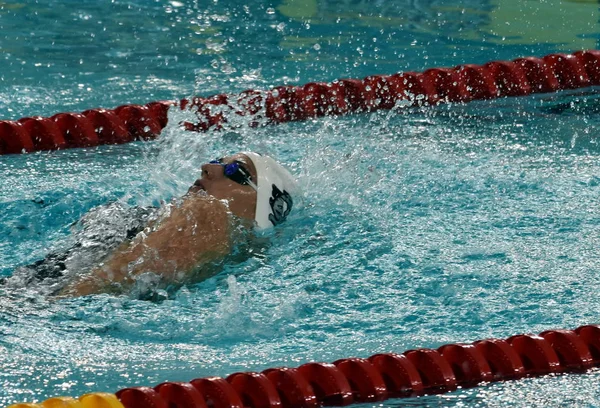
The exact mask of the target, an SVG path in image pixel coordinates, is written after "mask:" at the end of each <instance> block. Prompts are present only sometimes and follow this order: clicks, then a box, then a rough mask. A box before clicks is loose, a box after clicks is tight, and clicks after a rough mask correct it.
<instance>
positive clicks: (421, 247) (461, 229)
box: [0, 1, 600, 406]
mask: <svg viewBox="0 0 600 408" xmlns="http://www.w3.org/2000/svg"><path fill="white" fill-rule="evenodd" d="M307 4H309V3H307ZM310 4H312V3H310ZM244 6H245V7H244ZM460 6H461V7H462V8H461V7H456V3H444V2H434V1H432V2H406V4H397V5H395V6H392V7H390V6H389V5H388V6H385V5H379V6H373V5H368V4H366V3H365V4H364V5H363V4H361V3H352V4H346V3H344V2H319V3H314V7H313V8H311V7H304V8H300V7H299V6H298V4H296V3H294V2H282V3H277V4H272V5H270V6H269V5H262V4H260V3H259V2H256V3H253V4H247V3H244V4H242V3H240V4H229V5H223V4H219V3H212V4H211V5H209V6H207V5H201V4H198V3H194V4H190V5H184V4H182V3H178V2H170V3H169V2H155V3H153V4H151V5H147V4H146V3H145V2H141V1H139V2H115V3H113V4H112V5H111V6H110V7H108V6H107V5H105V6H102V5H98V4H78V3H75V2H55V3H50V4H49V5H46V6H41V5H35V4H33V3H27V2H23V3H11V4H3V5H2V7H3V8H2V11H3V12H4V14H2V16H3V18H2V20H0V21H1V22H2V25H3V38H2V40H3V49H4V50H7V51H6V52H5V59H6V67H7V68H6V69H5V71H4V72H3V74H2V75H3V78H4V79H3V81H2V82H0V86H1V88H0V108H1V109H2V112H3V117H5V118H13V119H16V118H19V117H22V116H29V115H34V114H40V115H51V114H53V113H56V112H59V111H66V110H73V111H81V110H84V109H86V108H89V107H92V106H107V107H113V106H116V105H120V104H123V103H130V102H131V103H133V102H142V103H143V102H148V101H151V100H158V99H174V98H178V97H181V96H186V95H190V94H195V93H200V94H203V95H209V94H211V93H221V92H238V91H241V90H243V89H246V88H263V89H264V88H267V87H271V86H273V85H278V84H281V83H284V82H289V83H305V82H309V81H313V80H331V79H334V78H341V77H345V76H347V77H361V76H365V75H369V74H373V73H386V72H395V71H397V70H400V69H406V68H409V69H414V70H421V69H423V68H426V67H432V66H451V65H455V64H458V63H462V62H474V63H482V62H486V61H488V60H491V59H502V58H507V59H510V58H514V57H516V56H522V55H543V54H546V53H549V52H554V51H557V50H565V49H569V50H573V49H577V48H593V47H594V46H595V41H596V40H595V39H596V38H597V33H598V29H597V27H596V24H597V23H596V20H597V18H596V19H595V20H594V15H595V13H597V7H596V8H593V7H592V6H591V5H585V6H581V5H579V6H578V7H583V8H586V7H589V8H587V9H586V10H587V13H588V15H591V16H592V17H591V18H590V20H589V24H588V25H586V24H581V23H580V24H579V25H578V26H577V29H576V31H573V32H571V31H569V30H575V29H573V28H570V27H571V26H570V25H569V24H567V23H568V21H569V16H573V17H572V18H579V16H578V15H577V14H576V13H578V12H579V11H577V10H576V9H575V4H570V3H565V4H561V5H560V7H557V10H555V12H557V13H558V12H559V11H560V12H562V13H563V15H564V16H566V17H564V18H563V20H561V21H564V22H565V25H564V27H560V26H559V27H558V28H557V27H549V28H547V29H548V30H549V29H552V30H554V31H556V30H558V31H561V30H562V31H561V32H562V34H563V35H562V36H561V38H562V39H563V40H562V42H561V43H558V42H557V41H556V40H551V39H550V35H549V34H548V39H549V40H548V41H551V42H548V41H546V38H547V37H546V36H545V34H547V33H548V32H549V31H546V28H544V27H545V26H544V24H542V23H540V24H538V25H535V26H533V27H526V26H524V25H523V26H522V27H517V28H515V30H516V31H514V32H513V33H512V35H510V34H511V33H510V32H508V33H507V32H502V31H501V30H500V28H498V27H501V26H502V24H499V21H500V22H501V21H502V20H501V17H499V15H500V16H503V15H505V14H503V13H505V12H504V10H507V9H508V8H509V6H510V4H509V2H503V3H492V2H489V3H486V4H485V5H484V6H481V5H474V4H471V3H468V2H463V3H460ZM555 6H556V5H555ZM340 7H343V8H345V12H343V13H340V12H338V11H336V10H339V9H340ZM540 7H541V6H540ZM463 9H464V10H465V11H464V12H463V11H462V10H463ZM527 11H528V10H526V9H524V10H521V12H522V14H526V12H527ZM537 13H540V11H539V10H538V11H537ZM379 14H381V17H380V16H379ZM106 16H111V18H110V19H108V18H106ZM140 16H143V17H144V18H143V20H144V22H145V24H139V23H135V22H136V21H138V19H139V17H140ZM8 17H10V18H8ZM15 17H16V19H15ZM338 18H339V21H338ZM512 18H514V19H515V20H514V21H517V18H516V16H515V15H512ZM192 20H193V22H192ZM511 21H513V20H511ZM543 21H546V22H547V23H546V24H547V25H549V24H550V22H551V21H554V20H552V18H551V17H546V19H545V20H543ZM543 21H542V22H543ZM584 21H588V20H584ZM505 26H506V24H505ZM540 26H541V28H540ZM536 27H537V28H536ZM534 28H536V29H537V30H538V31H535V30H534ZM504 29H506V27H504ZM30 33H34V34H30ZM23 35H26V36H27V41H23ZM502 37H504V38H505V39H504V40H502ZM373 39H375V40H373ZM589 42H592V44H591V45H590V44H589ZM30 44H31V45H30ZM594 91H595V90H594V89H588V90H582V91H573V92H565V93H561V94H557V95H542V96H532V97H527V98H520V99H510V100H497V101H489V102H476V103H472V104H469V105H467V106H449V107H441V108H437V109H431V110H426V111H418V110H411V111H410V112H405V113H401V114H391V113H389V112H379V113H376V114H371V115H359V116H352V117H345V118H326V119H319V120H315V121H310V122H304V123H291V124H284V125H281V126H277V127H267V128H259V129H246V128H240V129H237V130H232V131H228V132H222V133H208V134H195V133H183V132H181V131H180V130H178V129H177V128H176V127H171V128H168V129H167V130H166V131H165V132H164V135H163V136H164V137H163V138H162V139H161V140H160V141H157V142H152V143H149V144H139V143H137V144H130V145H122V146H102V147H98V148H94V149H77V150H70V151H62V152H51V153H48V152H44V153H39V154H29V155H23V156H3V157H1V158H0V166H2V174H3V175H4V183H2V187H0V188H2V191H1V193H0V197H2V199H1V200H2V201H1V204H0V205H1V206H2V213H3V214H5V217H4V219H3V221H2V223H1V224H0V228H1V229H2V231H1V234H2V236H7V237H8V239H5V240H2V244H1V247H0V251H1V252H0V253H1V258H0V259H2V266H1V267H2V271H1V273H2V274H3V275H7V274H9V273H10V271H11V270H12V269H13V268H14V267H15V266H17V265H21V264H24V263H28V262H31V261H34V260H36V259H39V258H41V257H43V255H44V254H45V253H47V252H48V251H49V250H51V249H54V248H60V247H61V246H64V245H66V244H67V243H68V240H69V236H70V235H69V225H70V224H71V223H72V222H74V221H76V220H77V219H79V217H80V216H81V215H83V214H84V213H85V212H86V211H88V210H89V209H90V208H92V207H94V206H96V205H99V204H102V203H106V202H108V201H111V200H115V199H123V200H124V201H126V202H127V203H129V204H142V205H146V204H150V203H157V202H158V201H159V200H160V199H166V198H168V197H171V196H175V195H177V194H181V193H182V192H183V191H185V189H186V187H187V186H188V185H189V184H190V183H191V182H192V181H193V180H194V178H195V176H196V175H195V173H194V171H195V170H194V169H196V168H197V166H198V165H199V164H200V163H202V161H203V160H206V159H208V158H213V157H215V156H216V155H218V154H221V153H222V152H224V151H225V152H234V151H237V150H240V149H256V150H267V151H269V152H271V153H273V154H275V155H277V156H278V157H279V158H281V159H282V160H283V161H285V162H286V163H287V164H289V165H290V167H291V168H292V170H294V172H295V173H296V174H298V175H299V179H300V181H301V183H302V185H303V187H304V190H305V192H306V197H305V203H304V206H303V209H302V211H301V213H300V214H298V215H297V216H295V217H294V218H293V219H292V220H290V223H289V224H288V225H287V226H286V227H285V228H281V229H279V230H278V231H277V233H276V234H275V235H274V236H273V237H271V239H270V244H269V245H265V247H264V248H261V249H260V250H259V251H257V254H255V255H253V256H249V257H245V258H242V259H238V260H235V261H231V262H229V263H227V264H226V265H224V266H223V270H222V271H221V273H220V274H219V275H217V276H216V277H215V278H213V279H209V280H208V281H205V282H202V283H200V284H198V285H195V286H194V287H192V288H189V289H185V290H181V291H179V292H178V294H177V297H176V298H175V299H174V300H168V301H165V302H162V303H157V304H155V303H149V302H141V301H136V300H131V299H126V298H114V297H110V296H95V297H91V298H85V299H72V300H63V301H60V302H47V301H45V300H43V299H40V298H39V297H38V296H36V294H35V293H29V292H27V291H20V292H17V293H3V296H2V303H3V304H2V314H1V315H0V316H1V317H0V319H1V322H2V323H0V328H1V330H2V338H1V341H2V343H1V345H0V347H2V367H3V370H2V372H1V374H0V375H1V379H0V384H2V389H1V391H0V397H1V399H0V401H1V402H2V403H3V404H9V403H11V402H15V401H22V400H29V401H30V400H33V399H37V400H43V399H44V398H47V397H50V396H54V395H64V394H68V395H81V394H83V393H85V392H88V391H92V390H93V391H115V390H117V389H119V388H123V387H126V386H131V385H153V384H156V383H158V382H161V381H166V380H182V381H187V380H190V379H192V378H196V377H203V376H208V375H227V374H229V373H232V372H235V371H250V370H262V369H264V368H267V367H273V366H277V365H287V366H298V365H300V364H302V363H303V362H306V361H333V360H335V359H337V358H340V357H347V356H351V355H353V356H361V357H365V356H369V355H371V354H374V353H376V352H380V351H403V350H407V349H410V348H415V347H421V346H424V347H436V346H438V345H441V344H444V343H448V342H459V341H472V340H475V339H480V338H487V337H506V336H508V335H511V334H515V333H519V332H539V331H541V330H544V329H547V328H551V327H559V328H567V327H576V326H578V325H580V324H584V323H592V322H595V321H596V315H597V313H596V311H597V310H598V304H597V303H598V301H597V299H595V297H594V296H593V293H594V291H595V289H596V288H597V286H598V285H597V283H598V282H597V278H596V275H597V274H596V273H595V272H596V271H597V267H596V264H597V260H598V256H597V254H596V251H595V248H596V247H597V243H598V239H597V237H596V236H595V235H594V232H595V231H596V230H597V226H598V222H599V220H600V218H599V217H598V209H597V205H595V204H596V203H597V200H596V197H597V195H598V189H599V188H600V187H599V178H598V177H600V176H599V172H598V165H597V160H596V159H597V156H598V145H597V138H596V135H595V129H596V125H597V121H598V118H597V115H595V112H597V106H598V103H599V102H598V98H597V96H596V95H595V92H594ZM173 114H176V113H173ZM172 122H174V121H172ZM597 380H598V378H597V373H595V372H594V373H592V374H587V375H582V376H562V377H557V378H537V379H530V380H526V381H522V382H514V383H510V382H509V383H501V384H493V385H490V386H487V387H483V388H477V389H469V390H461V391H457V392H454V393H451V394H448V395H443V396H430V397H425V398H419V399H413V400H407V401H402V403H403V404H408V405H414V406H439V405H444V406H464V405H468V406H515V405H522V406H532V405H539V406H543V405H548V404H551V403H552V402H553V401H561V402H563V403H565V404H568V403H569V402H571V405H586V406H589V405H599V404H598V402H597V401H598V400H599V395H598V391H597V387H596V383H597ZM396 404H398V401H393V400H392V401H387V402H385V403H383V405H386V406H393V405H396Z"/></svg>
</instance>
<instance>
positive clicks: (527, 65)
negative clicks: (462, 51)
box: [0, 50, 600, 154]
mask: <svg viewBox="0 0 600 408" xmlns="http://www.w3.org/2000/svg"><path fill="white" fill-rule="evenodd" d="M592 85H600V51H597V50H587V51H578V52H575V53H573V54H550V55H547V56H545V57H543V58H536V57H526V58H517V59H516V60H514V61H492V62H488V63H486V64H484V65H472V64H466V65H459V66H456V67H454V68H432V69H428V70H426V71H424V72H421V73H419V72H403V73H398V74H393V75H373V76H368V77H366V78H364V79H362V80H361V79H340V80H337V81H333V82H331V83H322V82H311V83H308V84H306V85H302V86H278V87H275V88H273V89H271V90H268V91H257V90H252V89H251V90H247V91H244V92H242V93H240V94H238V95H225V94H219V95H214V96H210V97H207V98H202V97H197V98H192V99H191V100H187V99H183V100H181V101H179V102H177V101H158V102H151V103H148V104H146V105H123V106H120V107H118V108H116V109H90V110H87V111H85V112H82V113H81V114H79V113H59V114H56V115H54V116H52V117H50V118H42V117H38V116H36V117H31V118H22V119H19V120H17V121H10V120H5V121H0V154H11V153H24V152H33V151H39V150H53V149H65V148H70V147H86V146H96V145H100V144H118V143H126V142H130V141H134V140H148V139H153V138H156V137H158V136H159V134H160V132H161V130H162V129H163V128H164V127H165V126H166V124H167V111H168V109H169V107H170V106H172V105H178V106H179V107H180V108H181V109H184V108H186V107H187V108H191V109H193V110H194V111H195V112H196V115H197V117H198V121H197V122H196V123H185V124H184V126H185V128H186V129H188V130H194V131H206V130H209V129H220V128H222V127H223V125H224V124H225V123H227V121H228V119H227V117H228V115H226V113H227V112H235V113H236V114H237V115H239V116H247V117H249V118H251V121H250V122H249V125H251V126H257V125H258V124H260V123H262V124H271V123H282V122H290V121H299V120H305V119H309V118H315V117H320V116H333V115H344V114H349V113H354V112H370V111H376V110H379V109H392V108H393V107H394V106H396V105H397V104H398V103H402V104H404V105H410V106H429V105H438V104H441V103H465V102H469V101H472V100H477V99H493V98H500V97H509V96H523V95H529V94H532V93H543V92H555V91H558V90H563V89H576V88H583V87H588V86H592Z"/></svg>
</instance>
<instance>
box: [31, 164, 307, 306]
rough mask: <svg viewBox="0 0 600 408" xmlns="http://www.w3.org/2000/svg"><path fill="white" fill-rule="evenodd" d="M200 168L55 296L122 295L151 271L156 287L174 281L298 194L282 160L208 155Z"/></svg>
mask: <svg viewBox="0 0 600 408" xmlns="http://www.w3.org/2000/svg"><path fill="white" fill-rule="evenodd" d="M201 170H202V171H201V177H200V178H199V179H197V180H196V181H195V182H194V184H193V185H192V186H191V187H190V189H189V190H188V192H187V193H186V194H185V195H184V196H183V197H181V198H179V199H176V200H174V201H173V202H172V203H171V204H169V205H168V206H167V207H166V208H165V211H163V214H162V215H161V216H159V217H157V218H156V219H154V220H152V221H150V222H149V223H148V225H146V226H145V228H144V229H143V230H142V231H141V232H139V233H138V231H136V235H135V237H133V238H132V239H129V240H126V241H124V242H122V243H121V244H120V245H119V246H117V247H116V248H115V249H114V250H113V251H112V252H111V253H109V254H108V255H107V256H106V257H105V258H104V259H103V261H102V262H101V263H100V265H99V266H97V267H96V268H95V269H93V270H92V271H91V273H89V274H86V275H85V276H80V277H76V278H73V279H71V280H70V281H69V282H68V283H67V284H66V286H64V287H62V289H60V290H59V291H58V292H57V294H58V295H59V296H83V295H89V294H93V293H102V292H104V293H116V294H118V293H123V292H127V291H128V290H130V289H131V288H132V287H133V286H134V285H135V284H136V281H138V280H139V279H143V278H144V276H148V275H150V276H153V277H157V276H158V277H159V279H160V281H161V285H163V286H164V285H169V284H173V285H175V286H178V285H179V286H180V285H181V284H184V283H186V282H189V277H190V276H191V275H194V274H196V275H197V274H198V273H197V271H198V269H199V268H202V266H203V265H206V264H209V263H211V262H215V261H217V260H219V259H222V258H223V257H224V256H226V255H227V254H229V253H230V252H231V249H232V241H233V238H234V235H235V231H237V228H238V227H242V228H248V229H251V228H253V227H254V228H257V229H267V228H270V227H273V226H275V225H278V224H280V223H282V222H283V221H285V219H286V218H287V216H288V214H289V213H290V211H291V210H292V208H293V205H294V201H293V200H294V198H293V197H294V195H296V194H297V193H298V188H297V184H296V182H295V180H294V178H293V177H292V175H291V174H290V173H289V172H288V171H287V170H286V169H285V168H284V167H283V166H281V165H280V164H278V163H277V162H276V161H275V160H273V159H272V158H270V157H268V156H264V155H260V154H257V153H251V152H244V153H238V154H235V155H233V156H229V157H224V158H221V159H218V160H213V161H211V162H209V163H207V164H204V165H203V166H202V167H201ZM41 263H42V261H40V262H38V263H37V264H41Z"/></svg>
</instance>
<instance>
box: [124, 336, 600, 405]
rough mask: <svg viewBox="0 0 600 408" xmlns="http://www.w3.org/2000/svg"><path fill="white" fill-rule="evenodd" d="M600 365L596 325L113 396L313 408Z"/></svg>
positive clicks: (129, 401)
mask: <svg viewBox="0 0 600 408" xmlns="http://www.w3.org/2000/svg"><path fill="white" fill-rule="evenodd" d="M598 366H600V326H596V325H586V326H581V327H579V328H577V329H575V330H548V331H544V332H542V333H540V334H539V335H535V334H519V335H515V336H511V337H509V338H507V339H486V340H479V341H476V342H474V343H471V344H464V343H457V344H446V345H443V346H441V347H439V348H437V349H426V348H425V349H417V350H409V351H405V352H404V353H402V354H394V353H388V354H375V355H373V356H371V357H369V358H367V359H362V358H344V359H341V360H337V361H335V362H333V364H330V363H316V362H310V363H306V364H303V365H301V366H300V367H298V368H287V367H283V368H270V369H267V370H264V371H263V372H261V373H257V372H243V373H235V374H231V375H230V376H228V377H227V378H225V379H223V378H220V377H208V378H198V379H195V380H192V381H190V382H165V383H162V384H159V385H157V386H155V387H153V388H150V387H132V388H125V389H122V390H120V391H118V392H117V393H116V396H117V398H118V399H119V400H120V401H121V403H122V404H123V406H124V407H125V408H166V407H177V408H207V407H214V408H243V407H248V408H316V407H318V406H342V405H348V404H353V403H364V402H373V401H382V400H385V399H389V398H405V397H415V396H420V395H425V394H439V393H445V392H450V391H454V390H456V389H457V388H459V387H462V388H465V387H474V386H477V385H479V384H482V383H489V382H495V381H505V380H515V379H519V378H523V377H537V376H542V375H547V374H557V373H564V372H585V371H586V370H588V369H589V368H592V367H598Z"/></svg>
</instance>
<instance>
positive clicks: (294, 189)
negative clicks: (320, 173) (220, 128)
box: [244, 152, 299, 229]
mask: <svg viewBox="0 0 600 408" xmlns="http://www.w3.org/2000/svg"><path fill="white" fill-rule="evenodd" d="M244 154H245V155H246V157H248V158H249V159H250V160H252V163H253V164H254V168H255V169H256V174H257V176H258V180H257V183H256V184H257V192H256V193H257V194H256V195H257V198H256V211H255V215H254V221H255V222H256V225H257V226H258V228H261V229H264V228H269V227H272V226H275V225H278V224H281V223H282V222H283V221H285V220H286V218H287V216H288V215H289V213H290V211H292V208H293V206H294V198H296V199H297V198H298V197H297V196H298V193H299V189H298V184H297V183H296V180H294V177H293V176H292V175H291V174H290V172H289V171H287V170H286V169H285V168H284V167H283V166H282V165H281V164H279V163H277V162H276V161H275V160H273V159H272V158H271V157H269V156H264V155H260V154H258V153H252V152H245V153H244Z"/></svg>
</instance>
